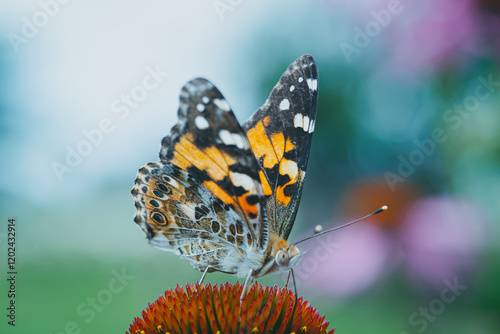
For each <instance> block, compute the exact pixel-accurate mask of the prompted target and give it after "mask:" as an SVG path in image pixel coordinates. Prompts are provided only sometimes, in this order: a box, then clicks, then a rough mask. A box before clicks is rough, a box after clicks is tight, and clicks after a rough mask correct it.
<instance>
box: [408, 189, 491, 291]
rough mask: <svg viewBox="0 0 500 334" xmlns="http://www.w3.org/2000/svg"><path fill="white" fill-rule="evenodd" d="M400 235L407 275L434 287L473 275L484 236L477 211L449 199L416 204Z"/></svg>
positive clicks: (461, 202) (443, 198)
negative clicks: (463, 276) (447, 281)
mask: <svg viewBox="0 0 500 334" xmlns="http://www.w3.org/2000/svg"><path fill="white" fill-rule="evenodd" d="M401 233H402V236H401V239H402V242H403V249H404V250H405V252H406V261H405V263H406V264H407V265H408V268H409V270H410V273H411V275H412V276H413V278H414V279H415V280H416V281H418V282H423V283H426V284H430V285H431V286H432V285H433V286H435V287H437V288H440V287H442V284H443V280H444V279H453V278H455V277H457V276H458V275H463V274H465V273H467V274H468V273H471V272H474V269H475V268H476V257H477V255H479V253H480V252H481V250H482V248H483V245H484V243H485V236H486V233H485V225H484V223H483V221H482V219H481V217H480V214H479V213H478V210H477V208H476V207H474V206H473V205H471V204H468V203H465V202H463V201H460V200H458V199H455V198H452V197H430V198H426V199H422V200H420V201H418V202H416V203H415V204H414V205H413V206H412V207H411V208H410V209H409V211H408V214H407V216H406V218H405V221H404V224H403V227H402V231H401Z"/></svg>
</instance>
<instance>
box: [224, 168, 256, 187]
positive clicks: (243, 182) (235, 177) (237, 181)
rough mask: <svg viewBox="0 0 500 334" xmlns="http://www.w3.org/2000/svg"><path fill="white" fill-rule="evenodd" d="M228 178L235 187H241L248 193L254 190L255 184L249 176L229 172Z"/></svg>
mask: <svg viewBox="0 0 500 334" xmlns="http://www.w3.org/2000/svg"><path fill="white" fill-rule="evenodd" d="M229 176H230V177H231V181H232V182H233V184H234V185H235V186H237V187H238V186H241V187H243V188H245V190H248V191H251V190H253V189H255V182H254V180H253V179H252V178H251V177H250V176H248V175H246V174H242V173H236V172H229Z"/></svg>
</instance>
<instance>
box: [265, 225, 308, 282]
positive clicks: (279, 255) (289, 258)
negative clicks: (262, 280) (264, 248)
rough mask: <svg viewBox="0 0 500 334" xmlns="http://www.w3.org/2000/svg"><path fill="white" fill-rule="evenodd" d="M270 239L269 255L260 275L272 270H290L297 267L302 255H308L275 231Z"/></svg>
mask: <svg viewBox="0 0 500 334" xmlns="http://www.w3.org/2000/svg"><path fill="white" fill-rule="evenodd" d="M270 241H271V242H270V247H269V248H268V256H266V261H265V263H264V265H263V266H262V270H261V271H260V272H259V273H258V276H263V275H265V274H268V273H272V272H283V271H288V270H290V269H292V268H293V267H295V266H296V265H297V264H298V263H299V262H300V260H301V259H302V257H303V256H304V255H306V252H302V253H301V252H300V251H299V249H298V248H297V247H295V246H294V245H291V244H289V243H288V242H287V241H286V240H284V239H282V238H281V237H278V236H276V235H274V233H272V234H271V240H270Z"/></svg>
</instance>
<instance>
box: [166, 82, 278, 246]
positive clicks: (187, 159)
mask: <svg viewBox="0 0 500 334" xmlns="http://www.w3.org/2000/svg"><path fill="white" fill-rule="evenodd" d="M178 118H179V120H178V122H177V124H176V125H175V126H174V127H173V128H172V130H171V132H170V134H169V135H168V136H166V137H165V138H163V140H162V146H161V150H160V159H161V160H162V161H164V162H169V163H171V164H173V165H175V166H177V167H179V168H180V169H182V170H184V171H186V172H188V173H189V174H190V175H193V176H195V177H196V178H197V179H199V180H200V182H201V183H202V184H203V186H204V187H206V188H207V189H209V190H210V191H211V192H212V193H213V194H214V195H215V196H216V197H218V198H219V199H220V200H221V201H222V202H224V203H225V204H226V205H227V206H229V208H230V209H231V210H234V211H235V212H237V213H239V214H240V216H241V220H242V221H243V222H244V223H245V225H246V226H247V228H248V230H249V231H250V233H251V237H252V242H253V243H254V245H256V246H258V247H259V248H261V249H266V247H267V243H268V234H269V227H268V225H267V219H266V215H265V208H264V197H263V193H262V186H261V184H260V179H259V174H258V170H259V166H258V164H257V161H256V159H255V157H254V155H253V153H252V150H251V148H250V144H249V142H248V140H247V138H246V135H245V132H244V131H243V129H242V128H241V126H240V124H239V123H238V121H237V120H236V117H235V116H234V114H233V112H232V110H231V108H230V107H229V104H228V103H227V101H226V100H225V99H224V97H223V96H222V94H221V93H220V92H219V91H218V90H217V88H215V86H214V85H213V84H212V83H210V82H209V81H207V80H205V79H201V78H198V79H194V80H191V81H190V82H188V83H187V84H186V85H185V86H184V87H183V88H182V91H181V94H180V107H179V111H178ZM222 223H223V222H222Z"/></svg>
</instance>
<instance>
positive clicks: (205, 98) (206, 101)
mask: <svg viewBox="0 0 500 334" xmlns="http://www.w3.org/2000/svg"><path fill="white" fill-rule="evenodd" d="M201 100H202V101H203V103H205V104H207V103H208V102H210V99H209V98H208V97H207V96H203V97H202V98H201Z"/></svg>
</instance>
